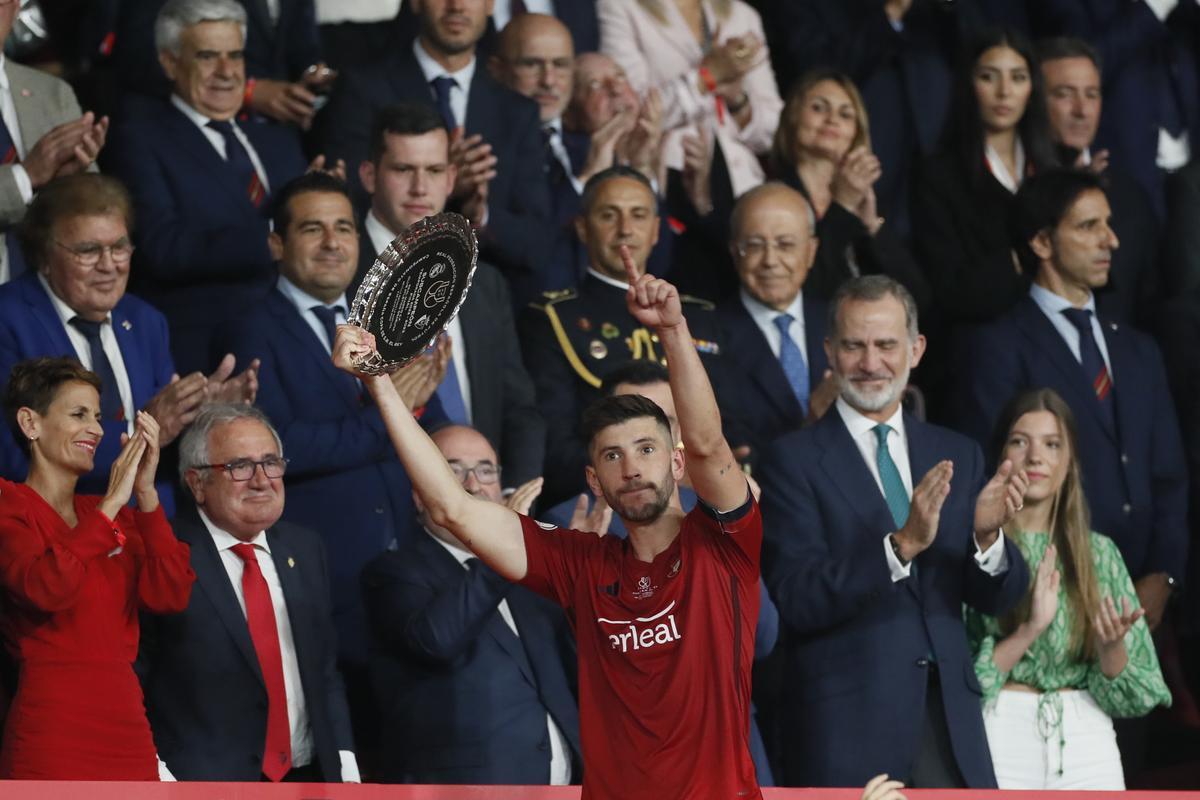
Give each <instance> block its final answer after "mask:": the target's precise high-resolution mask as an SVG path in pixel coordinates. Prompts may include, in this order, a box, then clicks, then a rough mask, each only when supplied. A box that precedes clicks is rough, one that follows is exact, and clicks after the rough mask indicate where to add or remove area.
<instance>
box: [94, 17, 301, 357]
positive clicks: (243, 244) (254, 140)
mask: <svg viewBox="0 0 1200 800" xmlns="http://www.w3.org/2000/svg"><path fill="white" fill-rule="evenodd" d="M195 2H196V0H172V2H170V3H168V4H167V5H166V6H165V7H164V8H163V11H162V12H161V14H160V23H162V25H161V26H160V27H164V28H167V29H168V30H170V31H173V32H174V33H175V34H176V35H175V36H172V37H170V39H167V40H164V41H162V42H159V45H160V48H159V59H160V61H161V63H162V65H163V68H164V69H165V70H166V72H167V75H168V76H169V77H170V78H171V80H172V82H173V85H174V90H173V91H174V93H173V95H172V97H171V99H170V100H166V99H163V100H158V99H154V100H152V101H147V103H148V105H147V106H146V108H145V109H144V112H145V113H143V114H140V115H138V116H137V117H135V118H133V119H130V120H128V121H127V122H126V123H124V124H121V125H118V126H116V127H115V128H114V131H113V136H112V143H111V145H110V147H109V148H107V149H106V152H107V153H108V155H109V156H110V157H111V163H110V164H109V165H108V166H109V168H110V169H111V171H112V172H114V173H115V174H117V175H118V176H119V177H121V178H122V179H123V180H124V181H125V183H126V184H127V185H128V186H129V189H130V191H131V192H132V193H133V199H134V208H135V211H136V213H137V219H138V223H139V226H140V227H139V233H138V236H137V238H136V243H137V245H138V250H137V270H136V273H137V275H138V276H139V278H138V280H139V283H138V287H139V291H140V292H141V293H142V294H143V295H144V296H145V297H146V299H148V300H149V301H150V302H152V303H154V304H155V305H156V306H157V307H158V308H159V310H161V311H162V312H163V313H164V314H166V316H167V322H168V324H169V325H170V329H171V346H172V352H173V353H174V355H175V361H176V363H178V364H179V366H180V367H181V368H182V369H185V370H194V369H208V368H210V366H211V364H210V362H212V361H213V349H212V348H213V339H214V337H215V336H216V335H217V334H218V333H219V332H220V331H222V330H223V329H225V328H226V327H228V325H229V324H230V323H231V321H232V320H233V319H235V318H236V316H237V314H239V313H240V312H241V310H242V308H243V306H245V305H246V304H248V303H251V302H254V301H257V300H259V299H261V298H262V297H263V296H264V295H265V294H266V292H267V290H268V289H269V288H270V285H271V280H272V279H273V275H274V270H273V268H272V262H271V255H270V253H269V252H268V250H267V245H266V236H267V217H266V213H265V211H266V209H267V205H268V200H269V197H270V194H271V192H272V191H273V190H275V189H278V187H280V186H282V185H283V184H284V183H286V182H287V181H288V180H290V179H292V178H294V177H295V176H296V175H299V174H300V173H302V172H303V171H304V168H305V164H304V159H303V156H302V155H301V153H300V149H299V145H298V144H297V142H296V141H295V137H294V136H293V135H292V134H291V133H290V132H289V131H286V130H285V129H284V128H281V127H278V126H275V125H272V124H267V123H265V122H263V121H262V120H261V119H257V118H251V119H249V120H246V121H237V120H234V115H235V114H237V113H238V110H239V109H240V108H241V105H242V96H243V93H244V90H245V85H246V74H245V65H244V63H243V59H242V53H243V47H244V38H243V35H242V30H243V27H244V26H245V24H246V15H245V10H244V9H243V8H242V7H241V6H240V5H238V4H236V3H232V2H229V3H227V4H226V6H227V7H225V8H224V9H223V11H222V13H221V14H220V15H218V16H220V17H221V18H220V19H210V18H208V17H205V18H204V21H202V22H192V23H189V24H184V20H187V19H191V16H190V15H191V13H192V9H191V8H190V6H191V4H192V3H195ZM170 15H177V17H178V18H177V19H175V20H174V21H173V22H172V24H171V25H169V26H168V25H166V22H167V19H168V16H170Z"/></svg>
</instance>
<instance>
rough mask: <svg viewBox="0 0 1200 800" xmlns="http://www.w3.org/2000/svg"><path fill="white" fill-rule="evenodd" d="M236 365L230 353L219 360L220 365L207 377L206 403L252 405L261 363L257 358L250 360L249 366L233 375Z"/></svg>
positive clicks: (255, 395) (256, 393)
mask: <svg viewBox="0 0 1200 800" xmlns="http://www.w3.org/2000/svg"><path fill="white" fill-rule="evenodd" d="M236 364H237V361H236V359H235V358H234V356H233V354H232V353H226V354H225V357H224V358H222V359H221V363H220V364H218V365H217V368H216V369H215V370H213V373H212V374H211V375H209V376H208V385H207V388H206V389H205V391H206V393H207V395H206V402H209V403H243V404H245V405H253V404H254V398H255V397H257V396H258V370H259V367H261V366H262V361H260V360H259V359H257V358H256V359H254V360H252V361H251V362H250V366H248V367H246V369H244V370H242V371H241V372H240V373H238V374H237V375H234V374H233V368H234V366H235V365H236Z"/></svg>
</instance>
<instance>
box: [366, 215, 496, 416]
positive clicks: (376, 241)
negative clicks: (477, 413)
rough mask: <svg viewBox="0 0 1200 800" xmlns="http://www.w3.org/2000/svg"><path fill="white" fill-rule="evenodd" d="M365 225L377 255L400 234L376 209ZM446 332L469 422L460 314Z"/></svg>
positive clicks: (465, 346) (467, 379) (469, 384)
mask: <svg viewBox="0 0 1200 800" xmlns="http://www.w3.org/2000/svg"><path fill="white" fill-rule="evenodd" d="M364 227H365V228H366V229H367V238H368V239H370V240H371V246H372V247H374V248H375V255H379V253H380V252H381V251H382V250H383V248H385V247H387V246H388V245H389V244H391V243H392V240H393V239H395V238H396V236H398V235H399V234H395V233H392V232H391V231H390V230H389V229H388V227H387V226H386V225H384V224H383V222H381V221H380V220H379V218H378V217H376V216H375V212H374V211H368V212H367V221H366V224H365V225H364ZM446 333H448V334H449V335H450V355H451V356H452V357H453V359H454V360H453V361H452V362H450V363H451V364H452V365H453V367H454V375H455V377H457V378H458V388H459V390H460V392H461V393H462V399H463V406H464V407H465V408H466V409H467V422H468V423H469V422H470V421H471V420H472V419H474V418H475V417H474V414H472V413H471V378H470V376H469V375H467V344H466V340H465V339H463V332H462V321H461V320H459V318H458V314H455V315H454V317H453V318H452V319H451V320H450V324H448V325H447V326H446Z"/></svg>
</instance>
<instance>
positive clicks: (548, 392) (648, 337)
mask: <svg viewBox="0 0 1200 800" xmlns="http://www.w3.org/2000/svg"><path fill="white" fill-rule="evenodd" d="M582 206H583V213H582V214H581V215H580V216H579V217H578V218H577V219H576V221H575V231H576V233H577V234H578V236H579V239H580V241H582V242H583V244H584V247H585V248H586V249H587V253H588V270H587V274H586V275H585V276H584V278H583V280H582V281H581V282H580V285H579V288H578V289H564V290H561V291H552V292H546V293H545V295H544V296H543V298H542V299H541V300H540V301H538V302H535V303H533V304H532V306H531V307H530V308H529V309H528V310H527V311H526V312H525V314H524V315H523V317H522V320H521V341H522V342H523V345H524V348H525V364H526V366H527V367H528V369H529V372H530V374H531V375H532V376H533V382H534V385H535V387H536V388H537V397H538V408H539V410H540V411H541V413H542V416H543V417H544V418H545V420H546V423H547V440H546V466H545V470H544V473H543V474H544V475H545V477H546V484H545V488H544V489H543V492H542V497H543V499H544V500H545V501H546V502H548V503H550V504H551V505H553V504H554V503H556V502H559V501H561V500H564V499H566V498H567V497H570V496H572V495H577V494H579V493H580V492H581V491H585V489H586V487H585V485H584V481H583V474H584V472H583V468H584V466H585V464H586V463H587V450H586V443H585V442H584V441H583V439H582V438H581V437H580V435H579V431H578V425H579V417H580V414H581V413H582V412H583V409H584V408H586V407H587V406H588V404H590V403H591V402H592V401H593V400H595V399H597V398H599V397H600V384H601V382H602V381H603V379H604V376H605V375H607V374H608V373H609V372H610V371H611V370H613V369H615V368H616V367H619V366H621V365H622V364H625V363H627V362H629V361H631V360H639V359H649V360H654V361H660V362H661V361H662V360H663V354H662V352H661V348H660V347H659V345H658V337H657V336H656V335H654V334H653V333H651V332H650V331H648V330H647V329H646V328H644V327H642V326H640V325H638V324H637V322H636V321H634V319H633V317H632V316H630V314H629V311H628V309H627V307H626V304H625V293H626V291H627V290H628V288H629V285H628V283H626V279H625V268H624V265H623V263H622V261H621V248H628V249H629V252H630V255H631V256H632V258H633V262H634V263H635V264H636V265H637V267H638V270H639V271H641V272H645V270H646V260H647V258H649V256H650V252H651V250H652V249H653V248H654V245H655V243H656V242H657V241H658V231H659V218H658V206H657V199H656V197H655V194H654V191H653V190H652V189H651V187H650V182H649V181H648V180H647V179H646V177H645V176H644V175H642V173H640V172H638V171H637V170H635V169H631V168H629V167H610V168H609V169H606V170H603V171H602V172H599V173H597V174H596V175H594V176H593V177H592V178H591V179H590V180H589V181H588V182H587V185H586V186H585V187H584V190H583V198H582ZM682 299H683V303H684V314H685V315H686V316H687V319H688V325H689V327H690V329H691V331H692V335H693V337H694V339H695V343H696V349H697V350H698V351H699V352H700V355H701V359H702V360H703V361H704V363H705V366H706V367H707V368H708V371H709V376H710V379H715V378H716V377H717V371H716V370H715V366H716V363H717V359H718V357H719V356H720V353H721V347H720V344H719V343H718V335H717V332H718V325H717V321H716V316H715V314H714V313H713V306H712V304H711V303H708V302H707V301H703V300H697V299H695V298H689V297H684V298H682Z"/></svg>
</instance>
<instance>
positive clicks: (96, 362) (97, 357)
mask: <svg viewBox="0 0 1200 800" xmlns="http://www.w3.org/2000/svg"><path fill="white" fill-rule="evenodd" d="M103 324H104V323H103V322H95V321H93V320H90V319H84V318H83V317H71V327H73V328H75V329H76V330H77V331H79V332H80V333H82V334H83V335H84V336H85V337H86V338H87V343H88V350H89V351H90V352H91V356H92V372H94V373H96V377H97V378H99V379H100V416H101V417H102V418H103V419H105V420H110V419H124V418H125V405H124V403H122V402H121V393H120V392H119V391H117V376H116V375H115V374H114V373H113V368H112V364H111V363H109V360H108V356H107V355H106V354H105V352H104V345H103V344H102V343H101V341H100V326H101V325H103Z"/></svg>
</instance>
